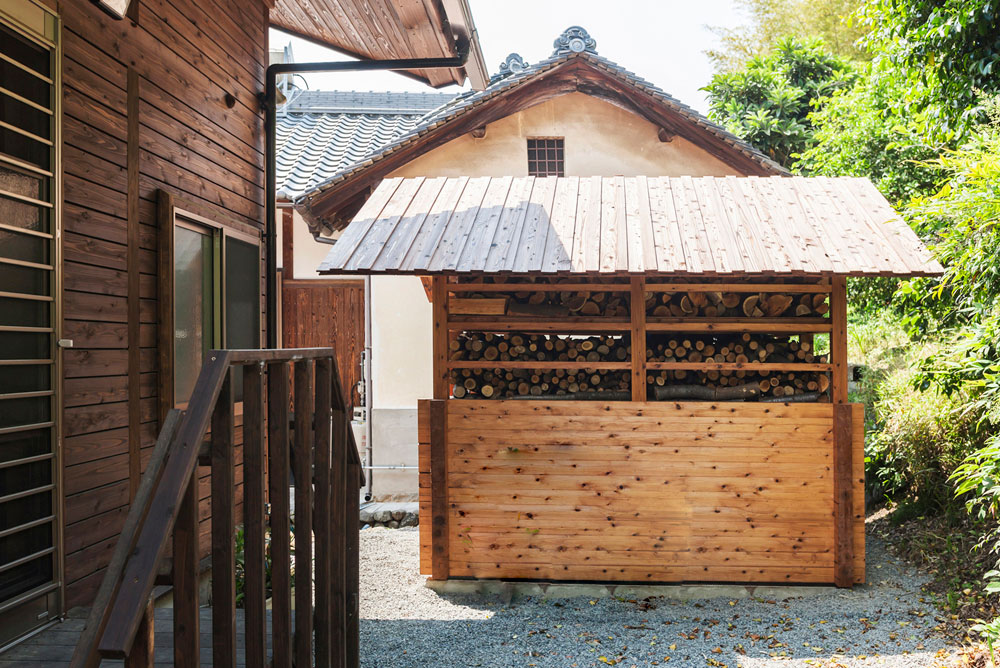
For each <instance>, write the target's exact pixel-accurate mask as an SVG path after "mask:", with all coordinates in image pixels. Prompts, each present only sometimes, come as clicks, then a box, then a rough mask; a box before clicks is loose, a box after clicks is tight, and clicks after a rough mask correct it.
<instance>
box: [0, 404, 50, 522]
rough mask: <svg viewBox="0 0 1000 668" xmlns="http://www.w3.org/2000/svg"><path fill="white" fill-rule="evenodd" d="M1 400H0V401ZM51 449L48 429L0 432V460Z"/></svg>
mask: <svg viewBox="0 0 1000 668" xmlns="http://www.w3.org/2000/svg"><path fill="white" fill-rule="evenodd" d="M2 401H3V400H0V402H2ZM51 449H52V439H51V437H50V436H49V430H48V429H35V430H33V431H21V432H17V433H14V434H0V462H10V461H14V460H15V459H24V458H25V457H34V456H36V455H43V454H45V453H47V452H50V451H51ZM0 531H3V527H2V526H0Z"/></svg>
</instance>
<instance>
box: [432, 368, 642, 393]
mask: <svg viewBox="0 0 1000 668" xmlns="http://www.w3.org/2000/svg"><path fill="white" fill-rule="evenodd" d="M630 377H631V374H630V372H628V371H620V370H614V371H613V370H609V369H500V368H496V369H453V370H452V372H451V382H452V383H453V385H452V390H451V392H452V396H454V397H455V398H456V399H462V398H463V397H467V398H470V399H471V398H475V397H479V398H483V399H512V398H519V397H525V398H527V397H542V396H544V397H547V398H553V397H556V398H563V399H606V400H612V401H627V400H628V399H629V397H630V394H629V379H630Z"/></svg>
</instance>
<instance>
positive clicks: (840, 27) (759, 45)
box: [706, 0, 870, 72]
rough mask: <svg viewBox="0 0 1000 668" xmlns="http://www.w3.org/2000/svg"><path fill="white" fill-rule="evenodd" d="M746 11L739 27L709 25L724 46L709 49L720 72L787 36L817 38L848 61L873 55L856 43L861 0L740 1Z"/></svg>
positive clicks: (859, 32)
mask: <svg viewBox="0 0 1000 668" xmlns="http://www.w3.org/2000/svg"><path fill="white" fill-rule="evenodd" d="M735 4H736V6H737V7H738V8H739V9H742V10H743V12H744V13H745V14H746V15H747V23H746V24H745V25H741V26H739V27H737V28H723V27H718V26H715V27H709V30H711V31H712V32H713V33H715V34H716V35H717V36H718V37H719V41H720V46H719V48H717V49H711V50H709V51H706V54H707V55H708V57H709V58H710V59H711V60H712V61H713V62H714V63H715V67H716V71H720V72H725V71H730V70H737V69H741V68H743V67H745V66H746V64H747V63H748V62H749V61H750V60H751V59H752V58H756V57H760V56H766V55H767V54H768V53H770V52H771V49H773V48H774V47H775V46H776V45H777V44H778V43H779V42H780V41H781V39H782V38H784V37H786V36H787V35H799V36H802V37H818V38H820V39H822V40H823V43H824V44H826V46H827V49H828V50H829V51H830V53H832V54H834V55H835V56H839V57H841V58H844V59H847V60H854V61H864V60H868V59H869V57H870V56H869V54H868V51H867V50H866V49H865V48H864V47H863V46H860V45H859V44H858V40H860V39H861V38H862V37H863V36H864V34H865V32H866V28H865V26H862V25H861V24H859V23H858V22H857V21H856V20H853V18H852V15H853V14H854V13H855V12H856V11H857V10H858V8H859V7H860V6H861V5H862V4H863V0H736V3H735Z"/></svg>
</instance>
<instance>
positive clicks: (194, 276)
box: [174, 227, 215, 403]
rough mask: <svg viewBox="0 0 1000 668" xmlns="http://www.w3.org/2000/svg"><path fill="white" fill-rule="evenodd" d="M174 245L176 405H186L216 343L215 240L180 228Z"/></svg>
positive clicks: (177, 229) (206, 235) (175, 236)
mask: <svg viewBox="0 0 1000 668" xmlns="http://www.w3.org/2000/svg"><path fill="white" fill-rule="evenodd" d="M174 238H175V243H174V401H175V402H177V403H183V402H185V401H187V400H188V397H190V396H191V390H192V389H193V388H194V383H195V381H196V380H197V378H198V371H200V370H201V363H202V360H203V359H204V356H205V353H206V352H208V351H209V350H211V348H212V347H213V342H214V336H213V332H214V323H215V292H214V286H213V281H214V269H213V267H214V253H213V248H212V237H211V236H210V235H208V234H203V233H201V232H197V231H195V230H191V229H188V228H186V227H177V228H176V230H175V235H174Z"/></svg>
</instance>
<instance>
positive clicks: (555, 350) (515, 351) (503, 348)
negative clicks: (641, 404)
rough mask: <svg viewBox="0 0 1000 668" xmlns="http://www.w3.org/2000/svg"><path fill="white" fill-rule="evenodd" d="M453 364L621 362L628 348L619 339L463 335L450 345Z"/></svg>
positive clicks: (538, 335) (542, 335)
mask: <svg viewBox="0 0 1000 668" xmlns="http://www.w3.org/2000/svg"><path fill="white" fill-rule="evenodd" d="M449 347H450V351H451V352H450V358H451V360H452V361H458V360H465V361H477V360H485V361H488V362H492V361H494V360H499V361H501V362H509V361H527V362H530V361H536V362H557V361H558V362H624V361H625V360H627V359H628V358H629V352H630V347H629V346H628V342H627V341H626V340H625V339H624V338H623V337H621V336H587V337H577V336H555V335H545V334H492V333H490V332H485V333H483V332H465V333H463V334H461V335H459V336H458V337H456V338H455V339H454V340H452V342H451V343H450V344H449Z"/></svg>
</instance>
